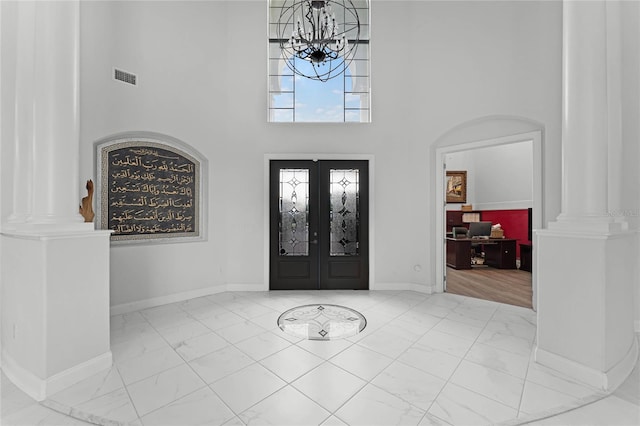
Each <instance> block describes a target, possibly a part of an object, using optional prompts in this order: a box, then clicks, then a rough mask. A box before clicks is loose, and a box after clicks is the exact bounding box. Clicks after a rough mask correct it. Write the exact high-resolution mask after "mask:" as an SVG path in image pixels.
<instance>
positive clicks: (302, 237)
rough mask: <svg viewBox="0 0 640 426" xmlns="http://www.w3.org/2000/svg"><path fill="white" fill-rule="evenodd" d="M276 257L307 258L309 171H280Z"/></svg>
mask: <svg viewBox="0 0 640 426" xmlns="http://www.w3.org/2000/svg"><path fill="white" fill-rule="evenodd" d="M278 228H279V241H280V243H279V248H280V250H279V253H280V256H308V255H309V170H308V169H281V170H280V223H279V226H278Z"/></svg>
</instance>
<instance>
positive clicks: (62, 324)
mask: <svg viewBox="0 0 640 426" xmlns="http://www.w3.org/2000/svg"><path fill="white" fill-rule="evenodd" d="M7 4H8V5H9V6H7V7H11V8H12V9H11V10H12V13H13V12H16V13H17V16H18V21H17V25H15V27H12V28H2V31H3V35H4V34H5V32H10V31H11V33H9V34H10V35H11V36H12V37H13V36H15V37H14V38H16V39H17V43H16V46H13V47H6V48H7V49H15V51H14V50H11V51H9V53H10V55H8V57H11V58H16V59H15V61H11V63H9V62H8V61H5V62H2V64H1V66H2V70H11V71H12V73H13V72H15V75H16V91H15V99H14V107H15V108H14V110H15V129H14V130H13V133H14V135H13V136H14V138H13V139H14V142H15V162H14V164H13V171H12V173H8V171H5V170H3V172H4V173H6V174H12V175H13V179H14V182H13V189H14V194H13V199H12V202H13V206H12V212H13V214H12V215H11V217H10V218H9V219H8V220H7V222H8V223H4V224H2V229H1V231H2V233H1V235H2V237H1V238H0V243H1V244H2V247H1V249H2V257H1V263H2V267H1V268H0V273H1V274H2V287H1V291H2V297H1V298H0V301H1V303H2V309H0V315H1V316H2V321H0V323H1V324H2V329H1V330H2V368H3V372H4V373H5V374H6V375H7V377H8V378H9V379H10V380H12V381H13V382H14V383H15V384H16V385H17V386H18V387H20V388H21V389H22V390H23V391H24V392H26V393H27V394H29V395H30V396H31V397H33V398H35V399H37V400H43V399H45V398H47V396H49V395H51V394H53V393H55V392H58V391H60V390H62V389H64V388H65V387H67V386H70V385H71V384H73V383H76V382H78V381H80V380H83V379H85V378H87V377H89V376H91V375H92V374H94V373H96V372H98V371H100V370H103V369H105V368H109V367H110V366H111V362H112V359H111V352H110V348H109V235H110V232H108V231H95V230H94V226H93V223H84V221H83V219H82V216H80V214H79V213H78V205H79V203H80V198H81V197H80V194H78V192H77V188H78V171H79V163H78V161H79V144H80V141H79V111H78V104H79V102H78V100H79V96H78V95H79V93H78V90H79V61H78V55H79V37H80V34H79V19H80V14H79V10H80V9H79V8H80V3H79V0H70V1H55V2H53V1H52V2H31V1H30V2H9V3H7ZM0 8H2V10H6V9H5V5H4V4H3V3H2V2H0ZM15 8H17V11H16V10H15ZM13 32H15V34H14V33H13Z"/></svg>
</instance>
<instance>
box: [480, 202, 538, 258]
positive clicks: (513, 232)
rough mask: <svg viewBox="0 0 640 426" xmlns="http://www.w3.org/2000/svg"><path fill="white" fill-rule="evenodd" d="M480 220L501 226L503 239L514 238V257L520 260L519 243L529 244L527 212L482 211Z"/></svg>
mask: <svg viewBox="0 0 640 426" xmlns="http://www.w3.org/2000/svg"><path fill="white" fill-rule="evenodd" d="M481 220H483V221H490V222H491V223H492V224H494V225H495V224H498V223H499V224H501V225H502V229H503V230H504V237H505V238H515V239H516V240H518V241H517V242H516V257H518V258H520V243H526V242H529V232H528V231H529V212H528V210H527V209H521V210H482V214H481Z"/></svg>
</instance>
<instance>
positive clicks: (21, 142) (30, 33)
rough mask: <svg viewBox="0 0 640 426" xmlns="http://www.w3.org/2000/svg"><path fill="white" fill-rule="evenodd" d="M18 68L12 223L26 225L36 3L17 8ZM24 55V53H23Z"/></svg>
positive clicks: (31, 128) (30, 174)
mask: <svg viewBox="0 0 640 426" xmlns="http://www.w3.org/2000/svg"><path fill="white" fill-rule="evenodd" d="M17 20H18V30H17V34H16V44H17V46H16V53H17V54H16V56H17V58H16V69H15V99H14V128H15V135H14V140H13V142H14V151H13V152H14V158H13V165H14V168H13V185H12V186H13V210H12V213H11V216H10V217H9V219H8V220H9V222H10V223H23V222H25V221H26V219H27V217H28V216H29V213H30V212H31V201H32V194H31V190H32V180H33V175H32V171H33V170H32V164H31V157H32V154H33V143H34V141H33V136H34V135H33V104H34V98H33V80H34V75H33V73H34V57H33V55H32V54H24V52H33V48H34V46H35V44H34V37H35V3H33V2H26V3H24V4H22V5H20V7H19V8H17ZM21 52H23V53H21Z"/></svg>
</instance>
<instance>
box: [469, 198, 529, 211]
mask: <svg viewBox="0 0 640 426" xmlns="http://www.w3.org/2000/svg"><path fill="white" fill-rule="evenodd" d="M532 206H533V200H520V201H502V202H496V203H476V204H474V205H473V209H474V210H523V209H528V208H529V207H532Z"/></svg>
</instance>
